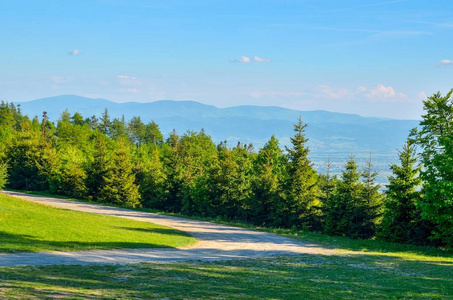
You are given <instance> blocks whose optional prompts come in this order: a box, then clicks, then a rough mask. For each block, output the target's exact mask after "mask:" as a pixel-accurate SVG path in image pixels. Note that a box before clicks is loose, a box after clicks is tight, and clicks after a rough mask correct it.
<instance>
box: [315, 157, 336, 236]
mask: <svg viewBox="0 0 453 300" xmlns="http://www.w3.org/2000/svg"><path fill="white" fill-rule="evenodd" d="M325 167H326V173H325V174H321V175H319V190H320V193H319V200H320V202H321V203H320V204H321V205H320V207H319V210H320V211H321V214H320V215H319V218H318V225H317V227H318V228H317V229H318V230H319V231H321V230H322V229H323V228H324V226H325V223H326V217H327V212H328V211H327V205H328V204H329V203H330V201H331V200H332V197H333V196H334V195H335V189H336V187H337V185H338V179H337V177H336V176H332V175H331V172H332V162H331V160H330V157H329V159H328V161H327V163H326V164H325Z"/></svg>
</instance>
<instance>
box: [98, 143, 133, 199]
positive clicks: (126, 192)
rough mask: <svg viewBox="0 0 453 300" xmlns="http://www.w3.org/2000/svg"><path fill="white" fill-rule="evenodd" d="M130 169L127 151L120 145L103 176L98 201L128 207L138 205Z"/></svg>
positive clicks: (130, 164)
mask: <svg viewBox="0 0 453 300" xmlns="http://www.w3.org/2000/svg"><path fill="white" fill-rule="evenodd" d="M132 167H133V165H132V163H131V159H130V154H129V151H128V150H127V148H125V147H124V146H123V145H120V146H119V148H118V149H116V151H115V152H114V155H113V158H112V161H111V163H110V164H109V165H108V168H107V170H106V172H105V174H103V178H102V180H103V182H104V184H103V186H102V188H101V190H100V191H99V200H100V201H102V202H107V203H113V204H119V205H124V206H128V207H137V206H139V205H140V193H139V191H138V186H137V185H136V184H135V175H134V174H133V173H132Z"/></svg>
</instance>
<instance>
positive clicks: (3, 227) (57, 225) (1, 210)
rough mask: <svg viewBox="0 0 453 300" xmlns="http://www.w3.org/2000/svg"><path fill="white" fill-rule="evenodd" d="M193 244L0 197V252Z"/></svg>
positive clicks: (148, 228)
mask: <svg viewBox="0 0 453 300" xmlns="http://www.w3.org/2000/svg"><path fill="white" fill-rule="evenodd" d="M195 241H196V240H195V238H193V237H190V236H189V235H187V234H186V233H183V232H181V231H178V230H174V229H172V228H168V227H164V226H160V225H155V224H151V223H145V222H138V221H133V220H128V219H123V218H116V217H109V216H102V215H95V214H89V213H83V212H77V211H70V210H63V209H58V208H54V207H50V206H45V205H41V204H35V203H31V202H27V201H23V200H20V199H17V198H13V197H9V196H6V195H2V194H0V253H5V252H22V251H33V252H36V251H54V250H61V251H77V250H87V249H114V248H155V247H181V246H186V245H189V244H191V243H194V242H195Z"/></svg>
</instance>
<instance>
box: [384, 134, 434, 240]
mask: <svg viewBox="0 0 453 300" xmlns="http://www.w3.org/2000/svg"><path fill="white" fill-rule="evenodd" d="M398 156H399V160H400V165H397V164H392V165H391V166H390V168H391V170H392V173H393V174H392V175H391V176H389V178H388V179H389V185H388V187H387V190H386V196H387V197H386V201H385V208H384V215H383V219H382V223H381V226H380V230H379V233H378V237H379V238H381V239H384V240H387V241H390V242H399V243H414V244H426V243H427V242H428V237H429V235H430V229H431V228H430V227H431V226H430V224H429V222H428V221H426V220H422V218H421V211H420V209H419V208H417V206H416V205H417V204H418V203H419V202H420V201H421V197H422V195H421V192H420V191H419V188H420V186H421V184H422V181H421V179H420V178H419V173H420V170H421V166H415V165H416V163H417V158H416V157H415V147H414V146H413V145H411V143H410V141H407V142H406V144H405V145H404V146H403V148H402V150H401V151H399V155H398Z"/></svg>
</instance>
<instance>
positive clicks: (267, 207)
mask: <svg viewBox="0 0 453 300" xmlns="http://www.w3.org/2000/svg"><path fill="white" fill-rule="evenodd" d="M254 174H255V176H254V177H253V179H252V195H251V197H250V201H249V204H248V214H249V216H248V219H249V221H250V222H252V223H255V224H257V225H270V224H279V223H282V220H279V218H280V216H279V214H278V211H279V210H280V209H279V207H280V205H281V204H282V199H283V198H282V192H283V191H282V183H283V182H284V179H285V177H284V176H285V160H284V156H283V151H282V149H281V148H280V147H279V145H278V140H277V139H276V138H275V136H274V135H273V136H272V137H271V139H270V140H269V141H268V142H267V143H266V144H265V145H264V147H263V148H262V149H260V151H259V152H258V155H257V158H256V160H255V163H254Z"/></svg>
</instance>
